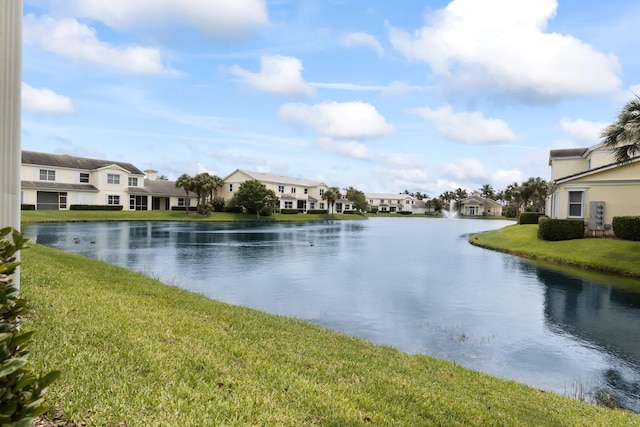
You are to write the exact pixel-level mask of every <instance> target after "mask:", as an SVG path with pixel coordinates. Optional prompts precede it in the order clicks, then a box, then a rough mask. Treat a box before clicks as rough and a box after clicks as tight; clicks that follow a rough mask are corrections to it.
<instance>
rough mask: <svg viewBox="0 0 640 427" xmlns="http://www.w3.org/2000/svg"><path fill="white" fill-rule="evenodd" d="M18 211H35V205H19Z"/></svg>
mask: <svg viewBox="0 0 640 427" xmlns="http://www.w3.org/2000/svg"><path fill="white" fill-rule="evenodd" d="M20 210H21V211H35V210H36V205H28V204H25V203H23V204H21V205H20Z"/></svg>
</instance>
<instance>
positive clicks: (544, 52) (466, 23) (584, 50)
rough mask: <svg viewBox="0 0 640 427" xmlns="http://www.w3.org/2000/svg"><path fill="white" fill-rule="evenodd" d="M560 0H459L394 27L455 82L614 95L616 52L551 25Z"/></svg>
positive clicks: (394, 34) (518, 90)
mask: <svg viewBox="0 0 640 427" xmlns="http://www.w3.org/2000/svg"><path fill="white" fill-rule="evenodd" d="M557 6H558V4H557V1H556V0H536V1H531V0H485V1H482V2H480V1H477V0H453V1H451V2H450V3H449V4H448V5H447V6H446V7H445V8H444V9H441V10H439V11H437V12H436V13H434V14H432V15H431V16H430V17H429V19H428V22H427V24H426V25H425V26H424V27H422V28H421V29H419V30H417V31H416V32H415V33H414V34H413V35H410V34H409V33H407V32H405V31H402V30H399V29H395V28H392V27H389V34H390V38H391V43H392V45H393V46H394V48H395V49H397V50H398V51H399V52H401V53H402V54H404V55H405V56H406V57H407V58H408V59H410V60H414V61H424V62H427V63H428V64H429V65H430V67H431V69H432V71H433V73H434V74H436V75H438V76H441V77H443V78H445V79H446V80H449V81H450V82H454V81H455V89H456V90H460V91H464V90H468V89H469V88H478V89H483V90H496V91H499V92H507V93H514V94H518V95H524V96H527V97H530V98H534V99H554V98H558V97H562V96H566V95H574V94H610V93H613V92H615V91H616V90H617V89H618V87H619V86H620V84H621V81H620V78H619V77H618V74H619V73H620V65H619V63H618V60H617V58H616V57H615V56H614V55H613V54H605V53H602V52H599V51H597V50H596V49H595V48H593V47H592V46H591V45H589V44H587V43H584V42H582V41H580V40H578V39H577V38H575V37H573V36H571V35H563V34H558V33H549V32H546V26H547V23H548V21H549V20H550V19H552V18H553V17H554V16H555V14H556V9H557Z"/></svg>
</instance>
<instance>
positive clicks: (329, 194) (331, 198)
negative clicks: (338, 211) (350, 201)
mask: <svg viewBox="0 0 640 427" xmlns="http://www.w3.org/2000/svg"><path fill="white" fill-rule="evenodd" d="M340 198H342V193H340V189H339V188H338V187H329V188H328V189H326V190H325V191H324V193H323V194H322V200H326V201H327V213H332V211H333V207H334V205H335V204H336V200H338V199H340Z"/></svg>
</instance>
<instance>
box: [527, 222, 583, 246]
mask: <svg viewBox="0 0 640 427" xmlns="http://www.w3.org/2000/svg"><path fill="white" fill-rule="evenodd" d="M583 237H584V221H583V220H581V219H551V218H547V217H541V218H539V222H538V238H539V239H542V240H550V241H558V240H572V239H582V238H583Z"/></svg>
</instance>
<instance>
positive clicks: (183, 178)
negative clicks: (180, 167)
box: [176, 173, 193, 215]
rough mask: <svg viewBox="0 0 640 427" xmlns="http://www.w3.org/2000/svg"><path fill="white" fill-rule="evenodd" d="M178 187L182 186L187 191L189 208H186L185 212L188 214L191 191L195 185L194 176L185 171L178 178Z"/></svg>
mask: <svg viewBox="0 0 640 427" xmlns="http://www.w3.org/2000/svg"><path fill="white" fill-rule="evenodd" d="M176 187H178V188H182V189H183V190H184V192H185V193H187V203H186V205H187V206H186V207H187V209H186V210H185V212H186V215H189V192H190V191H191V188H192V187H193V178H192V177H191V176H190V175H188V174H186V173H183V174H182V175H180V176H179V177H178V179H176Z"/></svg>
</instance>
